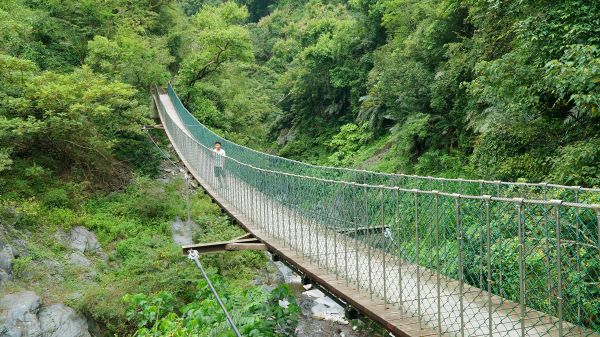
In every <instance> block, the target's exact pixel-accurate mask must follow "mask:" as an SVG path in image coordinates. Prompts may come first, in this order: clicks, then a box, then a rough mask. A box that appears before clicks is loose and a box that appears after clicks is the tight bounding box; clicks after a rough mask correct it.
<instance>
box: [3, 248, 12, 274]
mask: <svg viewBox="0 0 600 337" xmlns="http://www.w3.org/2000/svg"><path fill="white" fill-rule="evenodd" d="M14 259H15V256H14V254H13V250H12V247H11V246H9V245H5V244H2V243H0V271H4V272H6V273H7V274H10V273H11V271H12V264H13V260H14Z"/></svg>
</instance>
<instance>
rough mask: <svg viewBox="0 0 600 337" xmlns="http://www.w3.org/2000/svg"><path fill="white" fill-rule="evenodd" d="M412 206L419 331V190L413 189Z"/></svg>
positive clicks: (420, 317)
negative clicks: (413, 213)
mask: <svg viewBox="0 0 600 337" xmlns="http://www.w3.org/2000/svg"><path fill="white" fill-rule="evenodd" d="M413 194H414V207H415V253H416V262H417V316H418V318H419V331H421V328H422V327H421V321H422V320H423V316H422V313H421V265H420V262H421V259H420V254H421V251H420V247H419V246H420V244H421V243H420V237H419V191H418V190H416V189H415V190H413Z"/></svg>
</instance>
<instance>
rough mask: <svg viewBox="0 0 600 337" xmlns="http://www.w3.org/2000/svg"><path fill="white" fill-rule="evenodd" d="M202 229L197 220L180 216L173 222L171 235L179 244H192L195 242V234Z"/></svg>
mask: <svg viewBox="0 0 600 337" xmlns="http://www.w3.org/2000/svg"><path fill="white" fill-rule="evenodd" d="M199 230H200V226H199V225H198V224H197V223H195V222H193V221H192V222H190V224H189V225H188V223H187V221H183V220H181V219H179V218H177V220H175V221H174V222H172V223H171V236H172V238H173V242H174V243H175V244H177V245H191V244H192V243H194V239H193V238H194V234H195V233H196V232H198V231H199Z"/></svg>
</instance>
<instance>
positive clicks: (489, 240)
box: [484, 195, 493, 337]
mask: <svg viewBox="0 0 600 337" xmlns="http://www.w3.org/2000/svg"><path fill="white" fill-rule="evenodd" d="M484 198H485V199H484V200H485V233H486V235H485V238H486V240H485V241H486V260H487V295H488V303H487V304H488V336H490V337H491V336H492V328H493V327H492V323H493V322H492V231H491V224H490V201H491V200H492V196H490V195H484Z"/></svg>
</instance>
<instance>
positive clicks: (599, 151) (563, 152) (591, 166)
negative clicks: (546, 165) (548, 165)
mask: <svg viewBox="0 0 600 337" xmlns="http://www.w3.org/2000/svg"><path fill="white" fill-rule="evenodd" d="M548 178H549V180H550V181H556V182H560V183H565V184H569V185H580V186H600V138H593V139H590V140H587V141H582V142H577V143H574V144H570V145H567V146H564V147H562V148H560V149H559V151H558V156H557V157H555V158H553V159H552V169H551V172H550V174H549V176H548Z"/></svg>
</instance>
